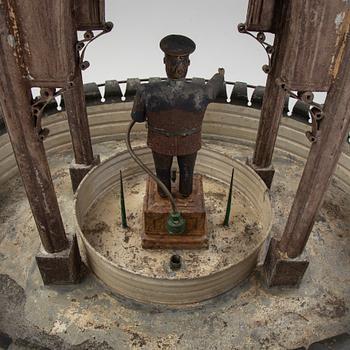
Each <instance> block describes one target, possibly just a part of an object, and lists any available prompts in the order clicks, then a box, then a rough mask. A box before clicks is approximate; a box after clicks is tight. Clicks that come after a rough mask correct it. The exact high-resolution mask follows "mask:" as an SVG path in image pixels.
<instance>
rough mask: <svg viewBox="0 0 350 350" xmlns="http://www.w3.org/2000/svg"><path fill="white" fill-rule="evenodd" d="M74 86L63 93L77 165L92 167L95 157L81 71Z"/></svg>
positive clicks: (75, 79)
mask: <svg viewBox="0 0 350 350" xmlns="http://www.w3.org/2000/svg"><path fill="white" fill-rule="evenodd" d="M77 73H78V74H77V76H76V77H75V78H74V81H73V85H72V86H71V87H70V88H69V89H67V90H66V91H65V92H64V93H63V98H64V104H65V108H66V113H67V117H68V123H69V129H70V133H71V139H72V144H73V151H74V158H75V163H77V164H85V165H90V164H92V163H93V160H94V155H93V151H92V145H91V137H90V129H89V122H88V118H87V113H86V105H85V94H84V89H83V81H82V77H81V73H80V71H78V72H77Z"/></svg>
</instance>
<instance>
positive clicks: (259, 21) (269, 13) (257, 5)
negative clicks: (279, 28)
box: [246, 0, 278, 33]
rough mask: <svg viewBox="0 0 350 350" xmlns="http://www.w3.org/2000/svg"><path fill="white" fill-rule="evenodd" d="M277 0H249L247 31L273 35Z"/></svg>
mask: <svg viewBox="0 0 350 350" xmlns="http://www.w3.org/2000/svg"><path fill="white" fill-rule="evenodd" d="M277 2H278V0H249V4H248V11H247V19H246V26H247V30H251V31H256V32H260V31H261V32H271V33H275V22H276V15H275V7H276V3H277Z"/></svg>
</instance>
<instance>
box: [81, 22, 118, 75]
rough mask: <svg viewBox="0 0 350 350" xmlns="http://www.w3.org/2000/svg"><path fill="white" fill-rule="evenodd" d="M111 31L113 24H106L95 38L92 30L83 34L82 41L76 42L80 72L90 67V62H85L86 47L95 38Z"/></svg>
mask: <svg viewBox="0 0 350 350" xmlns="http://www.w3.org/2000/svg"><path fill="white" fill-rule="evenodd" d="M112 29H113V23H112V22H106V23H105V25H104V28H103V30H102V32H101V33H99V34H97V35H96V36H95V34H94V33H93V31H92V30H88V31H86V32H85V33H84V39H82V40H80V41H78V42H77V46H76V47H77V50H78V52H80V51H81V53H80V59H79V65H80V69H81V70H85V69H87V68H89V67H90V62H89V61H85V59H84V58H85V52H86V49H87V47H88V46H89V45H90V44H91V43H92V42H93V41H94V40H96V39H97V38H99V37H100V36H102V35H104V34H106V33H109V32H110V31H111V30H112Z"/></svg>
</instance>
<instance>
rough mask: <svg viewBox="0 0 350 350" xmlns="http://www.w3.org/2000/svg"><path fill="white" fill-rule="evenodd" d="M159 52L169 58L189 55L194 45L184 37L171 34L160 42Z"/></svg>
mask: <svg viewBox="0 0 350 350" xmlns="http://www.w3.org/2000/svg"><path fill="white" fill-rule="evenodd" d="M159 46H160V48H161V50H162V51H163V52H164V53H165V54H166V55H169V56H186V55H190V54H191V53H192V52H193V51H194V50H195V49H196V44H195V43H194V41H193V40H191V39H190V38H188V37H187V36H184V35H177V34H171V35H168V36H166V37H165V38H163V39H162V40H161V41H160V44H159Z"/></svg>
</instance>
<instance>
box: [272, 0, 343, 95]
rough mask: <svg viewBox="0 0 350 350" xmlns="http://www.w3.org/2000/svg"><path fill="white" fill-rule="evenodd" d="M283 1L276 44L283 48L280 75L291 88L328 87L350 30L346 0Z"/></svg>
mask: <svg viewBox="0 0 350 350" xmlns="http://www.w3.org/2000/svg"><path fill="white" fill-rule="evenodd" d="M284 4H285V5H284V6H285V8H284V11H285V12H284V17H283V22H284V23H283V26H282V31H281V33H280V35H281V36H280V38H279V40H280V47H279V48H278V50H279V51H280V52H283V63H282V65H281V67H282V71H281V77H282V78H283V79H284V80H285V82H286V83H287V85H288V87H290V88H291V89H292V90H297V91H308V90H311V91H328V89H329V87H330V83H331V81H332V78H333V77H334V76H336V74H337V71H338V68H339V62H340V58H341V56H342V50H341V48H342V47H343V43H344V38H345V36H346V33H347V32H348V30H349V24H350V4H349V2H348V1H343V0H332V1H329V0H286V1H285V2H284ZM277 55H279V53H277Z"/></svg>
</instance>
